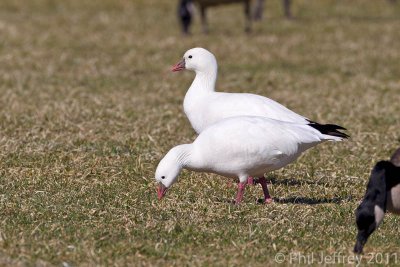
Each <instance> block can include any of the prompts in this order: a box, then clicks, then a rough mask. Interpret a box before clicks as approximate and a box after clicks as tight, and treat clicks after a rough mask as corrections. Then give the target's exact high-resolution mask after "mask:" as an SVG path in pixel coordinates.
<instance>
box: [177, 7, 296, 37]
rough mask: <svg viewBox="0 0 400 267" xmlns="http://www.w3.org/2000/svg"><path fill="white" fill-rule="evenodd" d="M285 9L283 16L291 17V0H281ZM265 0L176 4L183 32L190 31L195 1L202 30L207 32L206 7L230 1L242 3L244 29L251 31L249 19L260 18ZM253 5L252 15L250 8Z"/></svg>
mask: <svg viewBox="0 0 400 267" xmlns="http://www.w3.org/2000/svg"><path fill="white" fill-rule="evenodd" d="M282 1H283V5H284V10H285V16H286V17H287V18H291V12H290V4H291V0H282ZM264 2H265V0H180V1H179V4H178V17H179V20H180V23H181V26H182V31H183V33H184V34H188V33H190V25H191V23H192V18H193V15H194V8H193V7H194V4H193V3H197V5H198V6H199V9H200V15H201V23H202V27H203V32H204V33H207V32H208V23H207V15H206V10H207V8H208V7H212V6H217V5H222V4H231V3H243V5H244V13H245V16H246V26H245V31H246V32H249V31H251V21H252V17H253V18H254V20H260V19H261V18H262V14H263V8H264ZM252 7H253V16H252V14H251V13H252V12H251V9H252Z"/></svg>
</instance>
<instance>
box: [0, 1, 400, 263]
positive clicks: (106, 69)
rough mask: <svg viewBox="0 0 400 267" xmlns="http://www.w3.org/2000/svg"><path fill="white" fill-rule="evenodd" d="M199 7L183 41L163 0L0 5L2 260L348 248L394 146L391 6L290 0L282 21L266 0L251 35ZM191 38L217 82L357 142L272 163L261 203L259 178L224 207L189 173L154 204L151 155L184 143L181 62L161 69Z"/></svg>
mask: <svg viewBox="0 0 400 267" xmlns="http://www.w3.org/2000/svg"><path fill="white" fill-rule="evenodd" d="M210 11H211V12H210V14H209V15H210V25H211V34H210V35H208V36H205V35H202V34H200V27H199V25H198V23H197V24H196V26H195V29H194V32H195V34H194V35H193V36H192V37H189V38H183V37H182V36H180V34H179V31H178V26H177V21H176V18H175V16H174V14H175V13H174V12H175V1H155V0H146V1H145V0H136V1H128V0H118V1H111V0H101V1H100V0H97V1H88V0H80V1H78V0H71V1H51V0H47V1H46V0H33V1H22V0H18V1H12V0H4V1H2V2H1V3H0V36H1V38H0V80H1V83H0V107H1V109H0V147H1V150H0V205H1V206H0V214H1V216H0V248H1V251H2V252H1V253H0V265H60V264H62V263H65V264H70V265H73V266H78V265H79V266H93V265H116V266H122V265H143V266H147V265H153V266H154V265H161V264H167V265H168V266H170V265H176V266H182V265H201V266H207V265H213V266H216V265H219V266H230V265H251V266H265V265H267V264H274V263H275V262H274V256H275V254H276V253H277V252H283V253H285V254H286V255H289V254H288V253H293V252H301V253H311V252H324V253H328V254H329V253H334V252H335V251H336V252H337V251H340V252H343V253H344V254H345V255H352V252H351V249H352V247H353V245H354V242H355V225H354V218H353V217H354V216H353V211H354V209H355V208H356V206H357V204H358V203H359V200H360V199H361V197H362V195H363V193H364V188H365V185H366V181H367V178H368V174H369V171H370V169H371V167H372V166H373V164H374V162H375V161H377V160H379V159H387V158H388V157H389V156H390V154H391V152H392V151H393V150H394V149H395V148H396V147H398V146H399V136H400V134H399V126H400V119H399V114H400V105H399V103H400V93H399V92H400V63H399V62H400V61H399V58H400V50H399V45H398V44H399V43H400V23H399V21H400V15H399V14H400V8H399V4H396V5H389V4H388V3H387V2H385V1H367V0H357V1H352V2H351V3H348V1H342V0H341V1H333V0H329V1H317V0H312V1H310V0H308V1H306V0H299V1H294V14H295V16H296V17H297V19H295V20H293V21H286V20H284V19H283V18H282V16H281V13H280V12H281V10H280V4H279V3H278V1H275V2H273V1H268V5H267V10H266V14H267V20H265V21H263V22H261V23H259V24H256V25H255V27H254V32H253V33H252V34H251V35H245V34H244V33H243V27H242V26H243V18H242V16H241V7H240V6H234V5H233V6H229V7H222V8H219V9H214V10H210ZM237 14H239V15H237ZM235 17H237V18H238V19H236V20H235V19H233V18H235ZM193 46H204V47H206V48H208V49H210V50H211V51H213V52H214V53H215V54H216V55H217V57H218V60H219V63H220V75H219V81H218V88H219V90H221V91H231V92H243V91H245V92H252V93H257V94H262V95H265V96H268V97H271V98H273V99H276V100H278V101H279V102H281V103H283V104H285V105H286V106H288V107H289V108H291V109H293V110H295V111H297V112H299V113H300V114H304V115H305V116H308V117H309V118H311V119H314V120H318V121H321V122H334V123H337V124H340V125H343V126H345V127H347V128H348V129H349V133H350V134H351V136H352V138H351V139H350V140H349V141H348V142H344V143H336V144H333V143H329V144H324V145H321V146H319V147H317V148H315V149H313V150H311V151H309V152H308V153H307V154H305V155H304V156H303V157H302V158H301V159H299V160H298V161H297V162H296V163H295V164H292V165H290V166H288V167H287V168H285V169H283V170H281V171H277V172H274V173H273V174H270V175H269V179H270V180H271V181H272V186H271V188H272V194H273V196H274V197H276V198H277V199H279V200H280V202H278V203H275V204H272V205H267V206H263V205H259V204H257V198H258V197H261V190H260V188H258V187H254V188H250V189H249V190H248V191H247V192H246V194H245V200H244V203H243V205H241V206H239V207H235V206H232V205H231V204H230V199H231V198H232V197H233V195H234V191H235V189H234V188H233V187H231V188H229V187H227V185H226V184H227V183H226V180H225V179H223V178H221V177H218V176H215V175H209V174H197V173H192V172H184V173H183V174H182V175H181V177H180V180H179V182H178V183H177V184H176V185H175V186H174V187H173V189H171V191H170V192H169V194H168V195H167V197H166V198H165V199H164V200H163V201H161V202H159V201H157V200H156V193H155V189H154V186H155V184H154V179H153V175H154V170H155V166H156V165H157V163H158V161H159V160H160V158H161V157H162V156H163V154H164V153H165V152H166V151H167V150H168V149H169V148H170V147H172V146H174V145H177V144H180V143H186V142H191V140H193V138H194V137H195V134H194V132H193V130H192V129H191V128H190V125H189V123H188V121H187V119H186V118H185V116H184V114H183V112H182V100H183V96H184V94H185V90H186V89H187V88H188V86H189V84H190V82H191V80H192V78H193V74H192V73H189V72H187V73H184V74H181V75H179V74H172V73H170V72H169V67H170V66H171V65H172V64H173V63H175V62H176V61H177V60H179V58H180V57H181V56H182V54H183V53H184V51H186V50H187V49H188V48H191V47H193ZM398 225H399V219H398V218H397V217H395V216H391V215H389V216H387V217H386V218H385V223H384V224H383V225H382V226H381V228H380V229H379V231H377V232H376V233H374V235H373V236H372V238H371V239H370V241H369V243H368V244H367V246H366V252H367V253H368V252H373V253H387V252H397V251H398V247H399V245H400V242H399V234H398V233H399V227H398Z"/></svg>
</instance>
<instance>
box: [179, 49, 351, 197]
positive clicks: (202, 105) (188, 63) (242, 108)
mask: <svg viewBox="0 0 400 267" xmlns="http://www.w3.org/2000/svg"><path fill="white" fill-rule="evenodd" d="M185 69H187V70H192V71H194V72H196V77H195V79H194V81H193V83H192V85H191V86H190V88H189V90H188V91H187V93H186V96H185V99H184V102H183V107H184V111H185V113H186V116H187V117H188V119H189V121H190V123H191V125H192V127H193V129H194V130H195V131H196V132H197V133H198V134H199V133H201V132H202V131H203V130H204V129H206V128H207V127H208V126H210V125H211V124H213V123H215V122H217V121H220V120H222V119H225V118H230V117H235V116H261V117H267V118H271V119H276V120H280V121H286V122H293V123H299V124H312V125H320V124H318V123H316V122H313V121H311V120H309V119H307V118H306V117H303V116H301V115H299V114H297V113H295V112H293V111H291V110H290V109H288V108H286V107H284V106H283V105H281V104H279V103H277V102H275V101H274V100H271V99H269V98H266V97H263V96H260V95H255V94H246V93H224V92H215V83H216V80H217V73H218V65H217V60H216V59H215V57H214V55H213V54H212V53H211V52H209V51H208V50H206V49H204V48H192V49H190V50H188V51H187V52H186V53H185V54H184V56H183V59H182V60H181V61H180V62H179V63H177V64H176V65H175V66H173V68H172V71H181V70H185ZM326 127H336V129H342V130H345V128H343V127H340V126H338V125H333V124H327V125H326ZM227 135H229V133H227ZM263 177H264V176H261V178H260V179H259V182H260V183H261V185H262V186H263V189H264V187H266V186H267V185H266V183H265V182H264V178H263ZM249 178H250V179H249V183H253V181H252V180H253V178H252V177H249ZM264 191H265V190H264Z"/></svg>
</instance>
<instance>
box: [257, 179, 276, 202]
mask: <svg viewBox="0 0 400 267" xmlns="http://www.w3.org/2000/svg"><path fill="white" fill-rule="evenodd" d="M258 182H259V183H260V184H261V186H262V189H263V192H264V202H265V203H266V204H269V203H272V202H273V201H274V200H273V199H272V198H271V195H270V194H269V191H268V185H267V179H265V177H260V178H259V179H258Z"/></svg>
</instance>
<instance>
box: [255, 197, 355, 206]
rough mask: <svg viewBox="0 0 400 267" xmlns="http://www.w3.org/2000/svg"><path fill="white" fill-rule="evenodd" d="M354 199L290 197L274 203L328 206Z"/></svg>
mask: <svg viewBox="0 0 400 267" xmlns="http://www.w3.org/2000/svg"><path fill="white" fill-rule="evenodd" d="M352 199H353V197H352V196H347V197H333V198H309V197H289V198H276V197H274V201H275V202H276V203H281V204H285V203H292V204H304V205H316V204H327V203H334V204H340V203H342V202H348V201H351V200H352ZM263 201H264V200H263V199H259V200H258V203H263Z"/></svg>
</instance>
